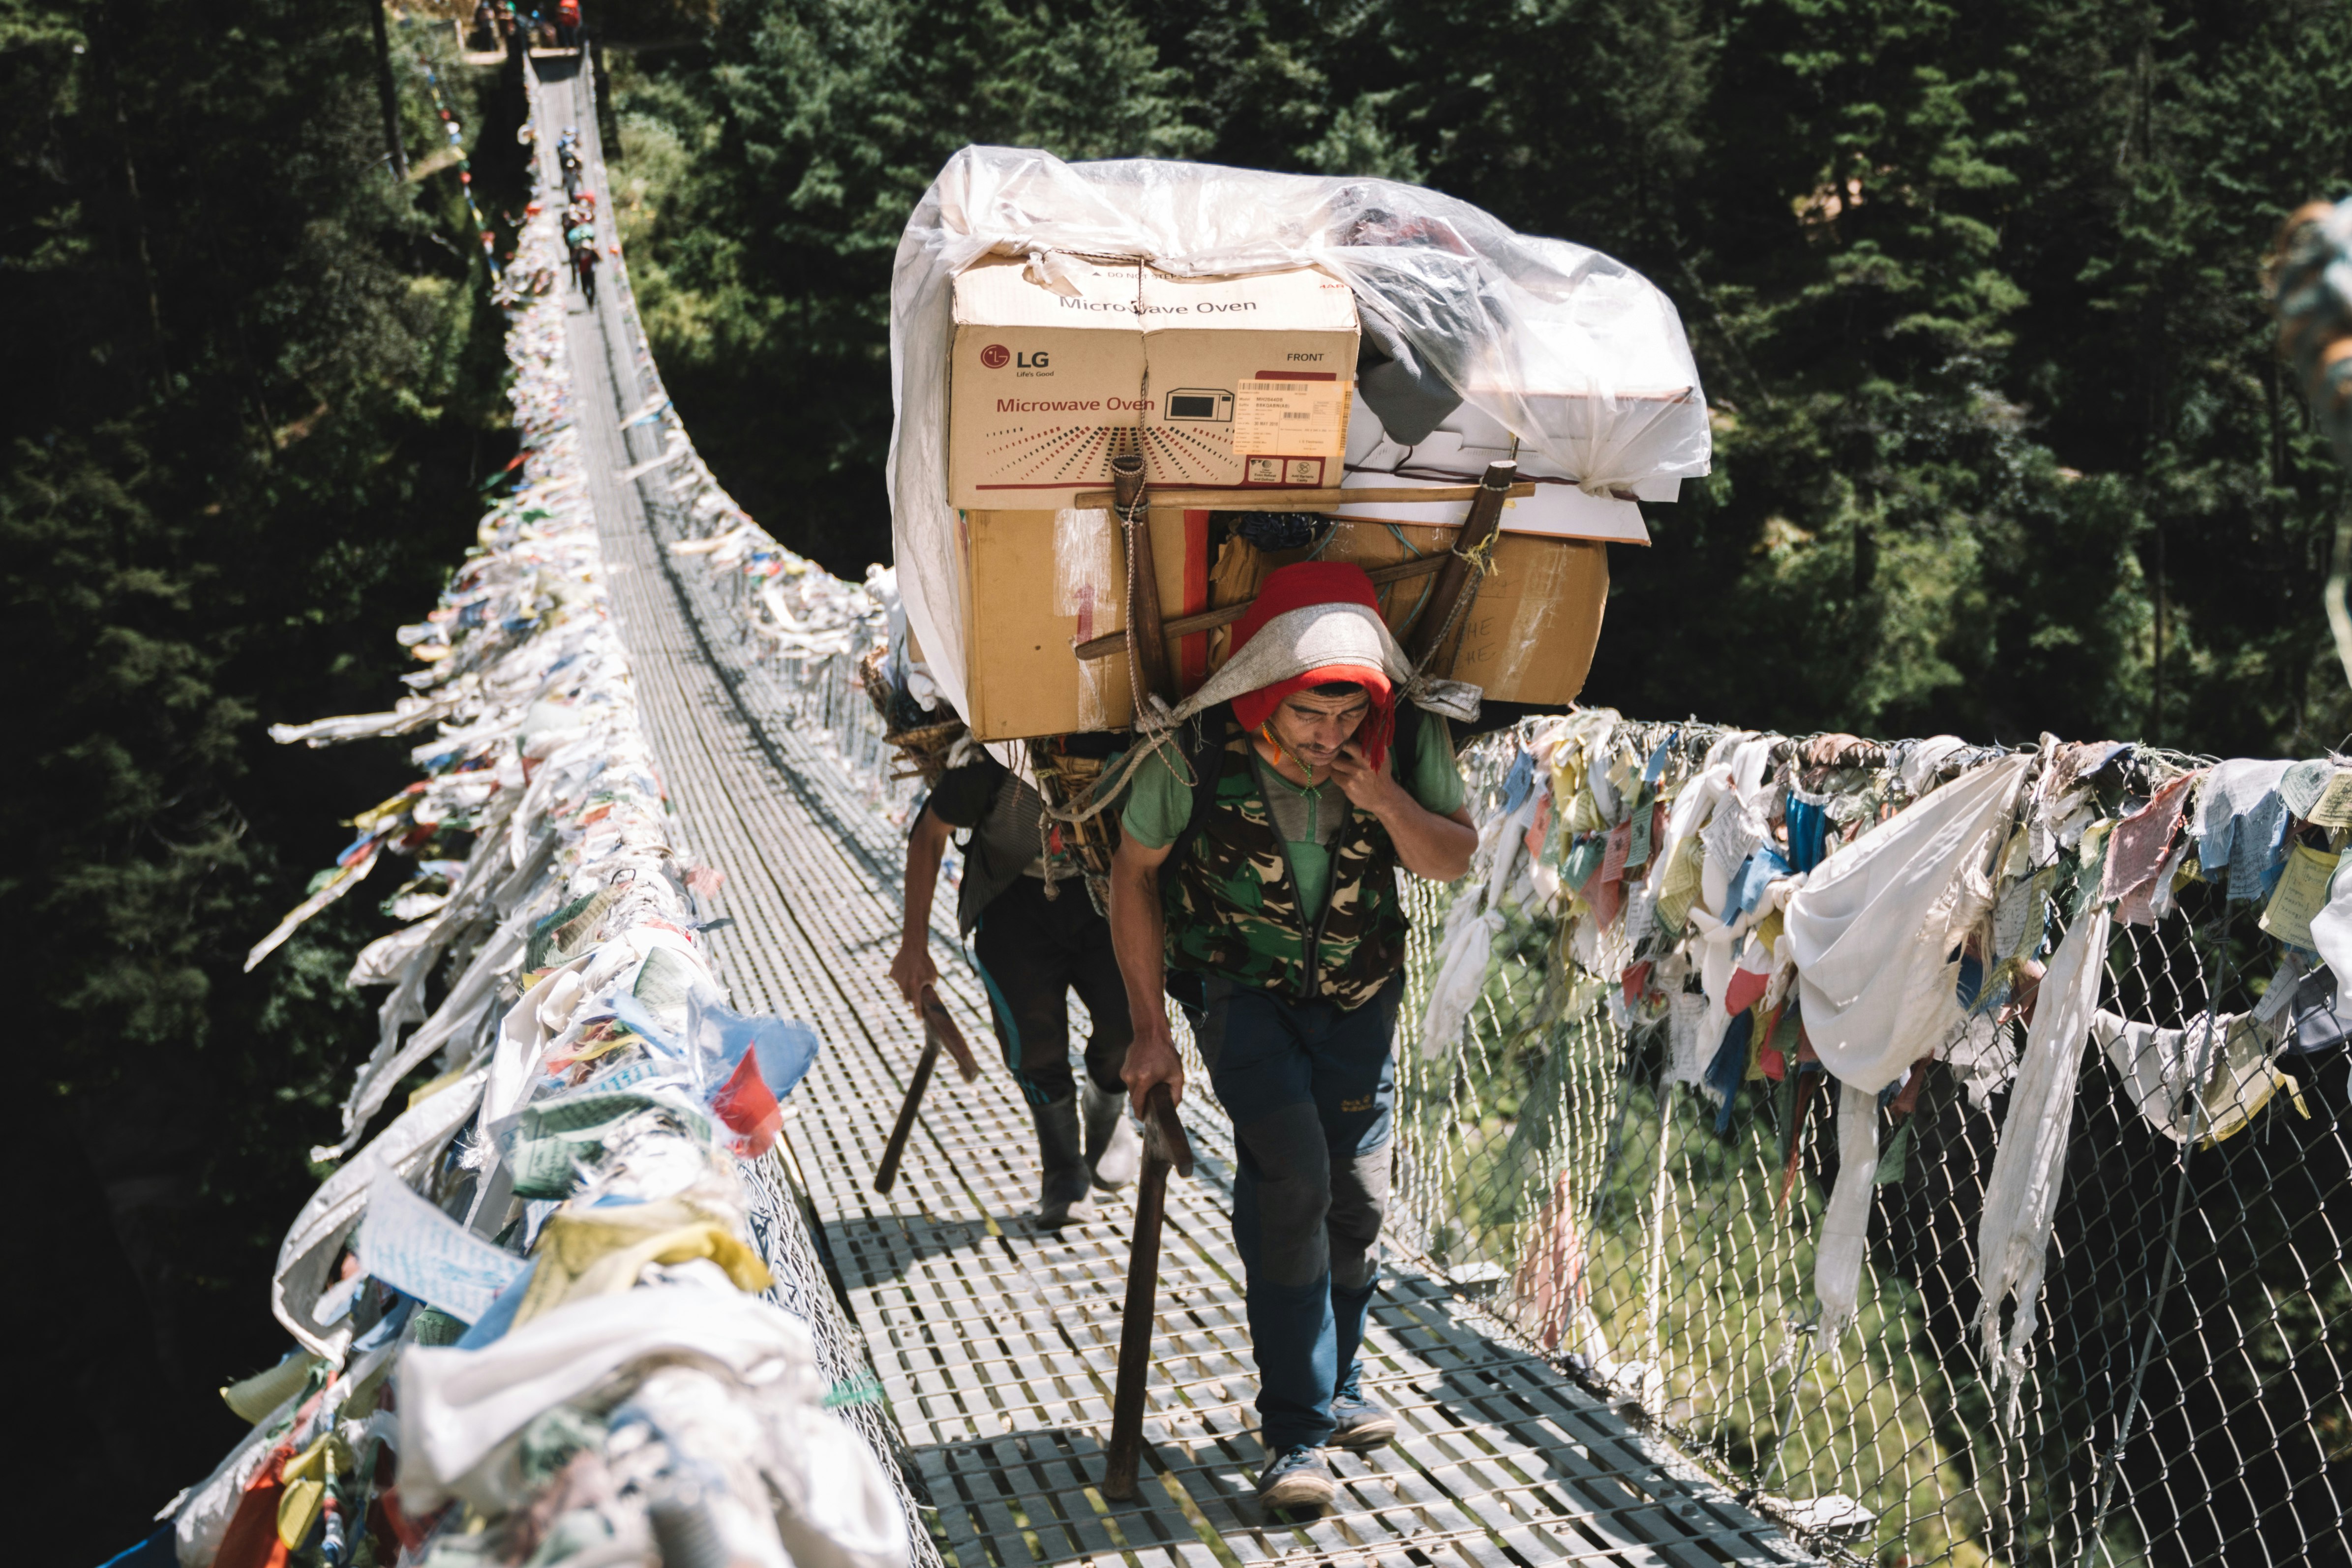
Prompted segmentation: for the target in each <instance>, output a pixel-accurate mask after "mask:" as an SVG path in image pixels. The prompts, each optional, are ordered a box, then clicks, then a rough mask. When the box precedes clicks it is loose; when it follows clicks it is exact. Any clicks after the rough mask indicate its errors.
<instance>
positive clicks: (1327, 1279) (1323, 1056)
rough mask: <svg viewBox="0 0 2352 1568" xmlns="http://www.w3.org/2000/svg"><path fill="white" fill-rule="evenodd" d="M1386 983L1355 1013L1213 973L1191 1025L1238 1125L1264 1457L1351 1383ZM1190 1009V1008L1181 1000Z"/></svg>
mask: <svg viewBox="0 0 2352 1568" xmlns="http://www.w3.org/2000/svg"><path fill="white" fill-rule="evenodd" d="M1403 995H1404V980H1403V977H1402V976H1401V975H1400V976H1398V977H1397V978H1395V979H1392V980H1391V981H1390V982H1389V983H1388V984H1387V985H1386V986H1384V987H1383V988H1382V989H1381V993H1380V994H1379V995H1377V996H1375V997H1373V998H1372V999H1371V1000H1370V1002H1367V1003H1365V1004H1364V1005H1362V1006H1360V1007H1358V1008H1356V1009H1355V1010H1354V1011H1352V1012H1349V1011H1345V1010H1342V1009H1341V1008H1339V1006H1338V1005H1334V1004H1332V1003H1329V1002H1291V1001H1286V1000H1285V999H1284V998H1283V997H1281V996H1278V995H1276V994H1273V993H1272V992H1267V991H1253V990H1250V989H1248V988H1247V987H1245V986H1239V985H1235V984H1232V983H1231V982H1229V981H1223V980H1214V979H1213V980H1210V981H1208V982H1207V984H1206V985H1205V987H1204V989H1203V998H1204V1000H1205V1002H1206V1004H1207V1011H1206V1012H1205V1013H1204V1014H1197V1015H1194V1016H1193V1020H1192V1022H1193V1034H1194V1036H1195V1037H1197V1038H1198V1039H1199V1041H1200V1044H1201V1057H1202V1060H1203V1061H1205V1062H1207V1063H1208V1065H1209V1082H1210V1085H1211V1087H1212V1088H1213V1089H1215V1090H1216V1094H1217V1099H1218V1100H1219V1101H1220V1102H1222V1103H1223V1106H1224V1108H1225V1110H1226V1111H1227V1112H1228V1113H1229V1114H1230V1115H1231V1116H1232V1117H1233V1119H1234V1144H1235V1146H1236V1148H1237V1149H1238V1151H1239V1154H1240V1162H1239V1163H1240V1167H1241V1168H1240V1170H1239V1172H1238V1173H1236V1175H1235V1177H1234V1249H1235V1250H1236V1251H1238V1252H1239V1253H1240V1254H1241V1258H1242V1268H1243V1273H1244V1288H1245V1289H1246V1291H1247V1295H1248V1303H1249V1326H1250V1349H1251V1352H1252V1353H1253V1355H1255V1358H1256V1361H1257V1373H1258V1394H1257V1414H1258V1432H1259V1439H1260V1441H1262V1442H1263V1443H1264V1444H1265V1450H1266V1452H1267V1453H1268V1454H1269V1455H1278V1454H1280V1453H1281V1452H1282V1451H1283V1450H1284V1449H1286V1448H1290V1447H1298V1446H1300V1445H1305V1446H1307V1447H1317V1446H1319V1445H1321V1444H1322V1443H1323V1442H1324V1441H1325V1440H1326V1439H1328V1437H1329V1436H1331V1429H1332V1422H1331V1400H1332V1397H1333V1396H1334V1395H1335V1394H1341V1393H1351V1392H1354V1390H1355V1386H1356V1380H1357V1379H1358V1378H1359V1377H1360V1375H1361V1372H1362V1369H1361V1367H1360V1364H1359V1363H1358V1361H1357V1351H1358V1348H1359V1347H1360V1345H1361V1344H1362V1342H1363V1338H1364V1318H1365V1314H1366V1313H1367V1312H1368V1311H1369V1310H1370V1308H1371V1304H1372V1291H1373V1289H1374V1287H1375V1286H1376V1285H1377V1284H1378V1283H1379V1280H1380V1236H1381V1220H1382V1219H1383V1218H1384V1217H1386V1215H1387V1213H1388V1202H1389V1160H1390V1155H1391V1152H1392V1145H1391V1142H1390V1133H1391V1121H1390V1111H1391V1106H1392V1105H1393V1103H1394V1100H1395V1095H1396V1078H1395V1073H1394V1071H1393V1069H1392V1068H1391V1065H1390V1058H1389V1046H1390V1042H1391V1039H1393V1037H1395V1034H1396V1016H1397V1005H1398V1004H1399V1002H1400V1001H1401V1000H1402V998H1403ZM1188 1010H1189V1009H1188Z"/></svg>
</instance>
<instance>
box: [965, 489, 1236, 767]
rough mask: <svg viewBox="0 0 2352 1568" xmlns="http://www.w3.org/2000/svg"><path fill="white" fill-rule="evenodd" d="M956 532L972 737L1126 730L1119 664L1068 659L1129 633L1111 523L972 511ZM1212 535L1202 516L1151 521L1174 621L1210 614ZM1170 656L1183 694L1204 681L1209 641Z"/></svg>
mask: <svg viewBox="0 0 2352 1568" xmlns="http://www.w3.org/2000/svg"><path fill="white" fill-rule="evenodd" d="M1208 535H1209V514H1208V513H1207V512H1205V511H1192V512H1179V511H1155V512H1154V513H1153V514H1152V533H1151V543H1152V553H1153V556H1154V558H1155V563H1156V570H1157V573H1158V576H1159V581H1160V605H1161V608H1162V612H1163V613H1164V614H1165V615H1167V616H1171V617H1173V616H1181V615H1190V614H1192V612H1194V611H1196V610H1202V609H1206V608H1207V607H1208V603H1209V599H1208V574H1207V563H1208ZM956 544H957V553H958V557H959V560H958V565H959V566H961V568H962V572H963V602H964V604H965V605H966V606H968V608H967V614H968V615H969V616H970V617H971V618H970V620H969V621H968V622H967V624H966V626H964V647H966V648H968V649H970V650H971V651H970V653H969V655H968V658H969V659H970V661H971V662H970V668H967V669H966V671H965V677H966V702H967V705H968V706H969V707H970V709H971V711H970V712H968V713H966V714H965V715H964V721H965V722H966V723H967V724H969V725H970V726H971V732H972V733H973V734H974V735H976V736H978V737H979V738H980V739H982V740H983V741H1005V740H1013V739H1015V738H1017V737H1025V736H1032V735H1062V734H1068V733H1071V732H1073V731H1081V730H1118V729H1124V728H1125V727H1126V726H1127V725H1129V723H1131V722H1133V720H1134V712H1135V705H1134V699H1133V697H1132V696H1131V694H1130V689H1129V685H1128V660H1127V658H1126V657H1125V656H1124V655H1120V656H1117V657H1114V658H1099V659H1090V660H1087V661H1084V662H1081V661H1080V660H1079V658H1077V656H1076V654H1074V653H1072V652H1071V651H1070V648H1071V645H1072V644H1073V643H1076V642H1083V641H1085V640H1086V639H1087V638H1088V637H1096V636H1098V635H1100V634H1101V633H1104V632H1109V631H1117V630H1118V629H1119V628H1120V627H1121V626H1125V625H1126V624H1127V550H1126V547H1125V545H1124V543H1123V542H1122V541H1121V540H1120V538H1119V535H1118V526H1117V524H1116V523H1115V522H1114V521H1113V520H1112V518H1111V514H1110V513H1109V512H1108V511H1072V510H1063V511H1059V512H1053V511H983V510H968V511H965V512H963V513H962V514H961V527H960V528H959V530H958V531H957V538H956ZM1169 648H1170V660H1169V668H1170V669H1171V670H1173V671H1175V672H1176V674H1177V677H1178V679H1180V680H1181V682H1183V685H1184V689H1186V690H1191V689H1193V688H1195V687H1198V686H1199V685H1200V684H1201V682H1202V680H1205V679H1208V671H1207V668H1206V661H1207V658H1208V637H1207V635H1206V634H1205V633H1203V634H1202V635H1200V636H1197V637H1182V638H1173V639H1171V641H1170V643H1169Z"/></svg>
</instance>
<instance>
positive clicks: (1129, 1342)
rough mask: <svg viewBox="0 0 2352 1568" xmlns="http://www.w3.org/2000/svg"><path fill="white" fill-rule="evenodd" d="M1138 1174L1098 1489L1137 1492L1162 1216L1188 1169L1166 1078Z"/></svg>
mask: <svg viewBox="0 0 2352 1568" xmlns="http://www.w3.org/2000/svg"><path fill="white" fill-rule="evenodd" d="M1143 1110H1144V1120H1143V1174H1142V1176H1141V1177H1140V1178H1139V1181H1138V1183H1137V1185H1136V1189H1135V1232H1134V1238H1133V1240H1132V1242H1131V1243H1130V1244H1129V1252H1128V1259H1127V1305H1126V1307H1125V1308H1124V1309H1123V1310H1121V1311H1120V1313H1119V1321H1118V1384H1117V1386H1116V1387H1115V1388H1114V1390H1113V1391H1112V1394H1111V1402H1110V1450H1109V1453H1108V1457H1107V1458H1105V1459H1104V1461H1103V1479H1102V1490H1103V1496H1105V1497H1107V1498H1110V1499H1112V1500H1115V1501H1118V1502H1129V1501H1132V1500H1134V1498H1135V1495H1136V1493H1135V1472H1136V1468H1137V1466H1138V1464H1139V1462H1140V1460H1141V1458H1142V1453H1143V1389H1144V1384H1145V1381H1146V1379H1147V1378H1148V1377H1149V1376H1150V1371H1151V1320H1152V1315H1153V1314H1152V1308H1153V1305H1154V1304H1155V1302H1156V1301H1157V1300H1158V1298H1159V1295H1160V1216H1161V1215H1163V1214H1165V1213H1166V1212H1167V1206H1168V1173H1169V1172H1170V1171H1171V1169H1172V1170H1173V1171H1174V1172H1175V1173H1177V1174H1178V1175H1180V1176H1185V1177H1190V1176H1191V1175H1192V1140H1191V1139H1189V1138H1187V1137H1186V1136H1185V1135H1184V1124H1183V1123H1182V1122H1181V1121H1178V1120H1177V1119H1176V1102H1175V1100H1172V1099H1171V1098H1170V1096H1169V1093H1168V1086H1167V1085H1166V1084H1164V1083H1155V1084H1153V1085H1152V1086H1151V1093H1150V1095H1149V1096H1147V1097H1146V1098H1145V1100H1144V1102H1143Z"/></svg>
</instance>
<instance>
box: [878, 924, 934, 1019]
mask: <svg viewBox="0 0 2352 1568" xmlns="http://www.w3.org/2000/svg"><path fill="white" fill-rule="evenodd" d="M890 979H891V981H892V983H893V984H896V985H897V986H898V994H899V995H901V996H904V997H905V998H906V999H907V1005H908V1006H909V1007H912V1008H914V1009H915V1010H916V1011H917V1012H920V1011H921V1010H922V1006H923V987H924V986H926V985H936V984H939V983H940V970H939V965H937V964H935V963H932V962H931V950H930V944H929V942H924V943H922V944H920V945H918V944H917V943H915V942H912V941H908V942H900V943H899V944H898V956H896V957H894V958H893V959H891V960H890Z"/></svg>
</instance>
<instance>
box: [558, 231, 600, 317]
mask: <svg viewBox="0 0 2352 1568" xmlns="http://www.w3.org/2000/svg"><path fill="white" fill-rule="evenodd" d="M564 239H565V241H566V242H567V243H568V244H570V246H571V247H572V272H573V273H574V274H575V275H576V276H577V277H578V278H579V279H580V292H581V293H582V294H583V295H584V296H585V297H586V298H587V300H588V303H589V304H590V305H592V306H593V305H594V304H595V303H596V259H597V258H596V229H595V226H593V224H582V225H581V226H578V227H576V228H574V229H572V232H571V233H569V234H567V235H565V236H564Z"/></svg>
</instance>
